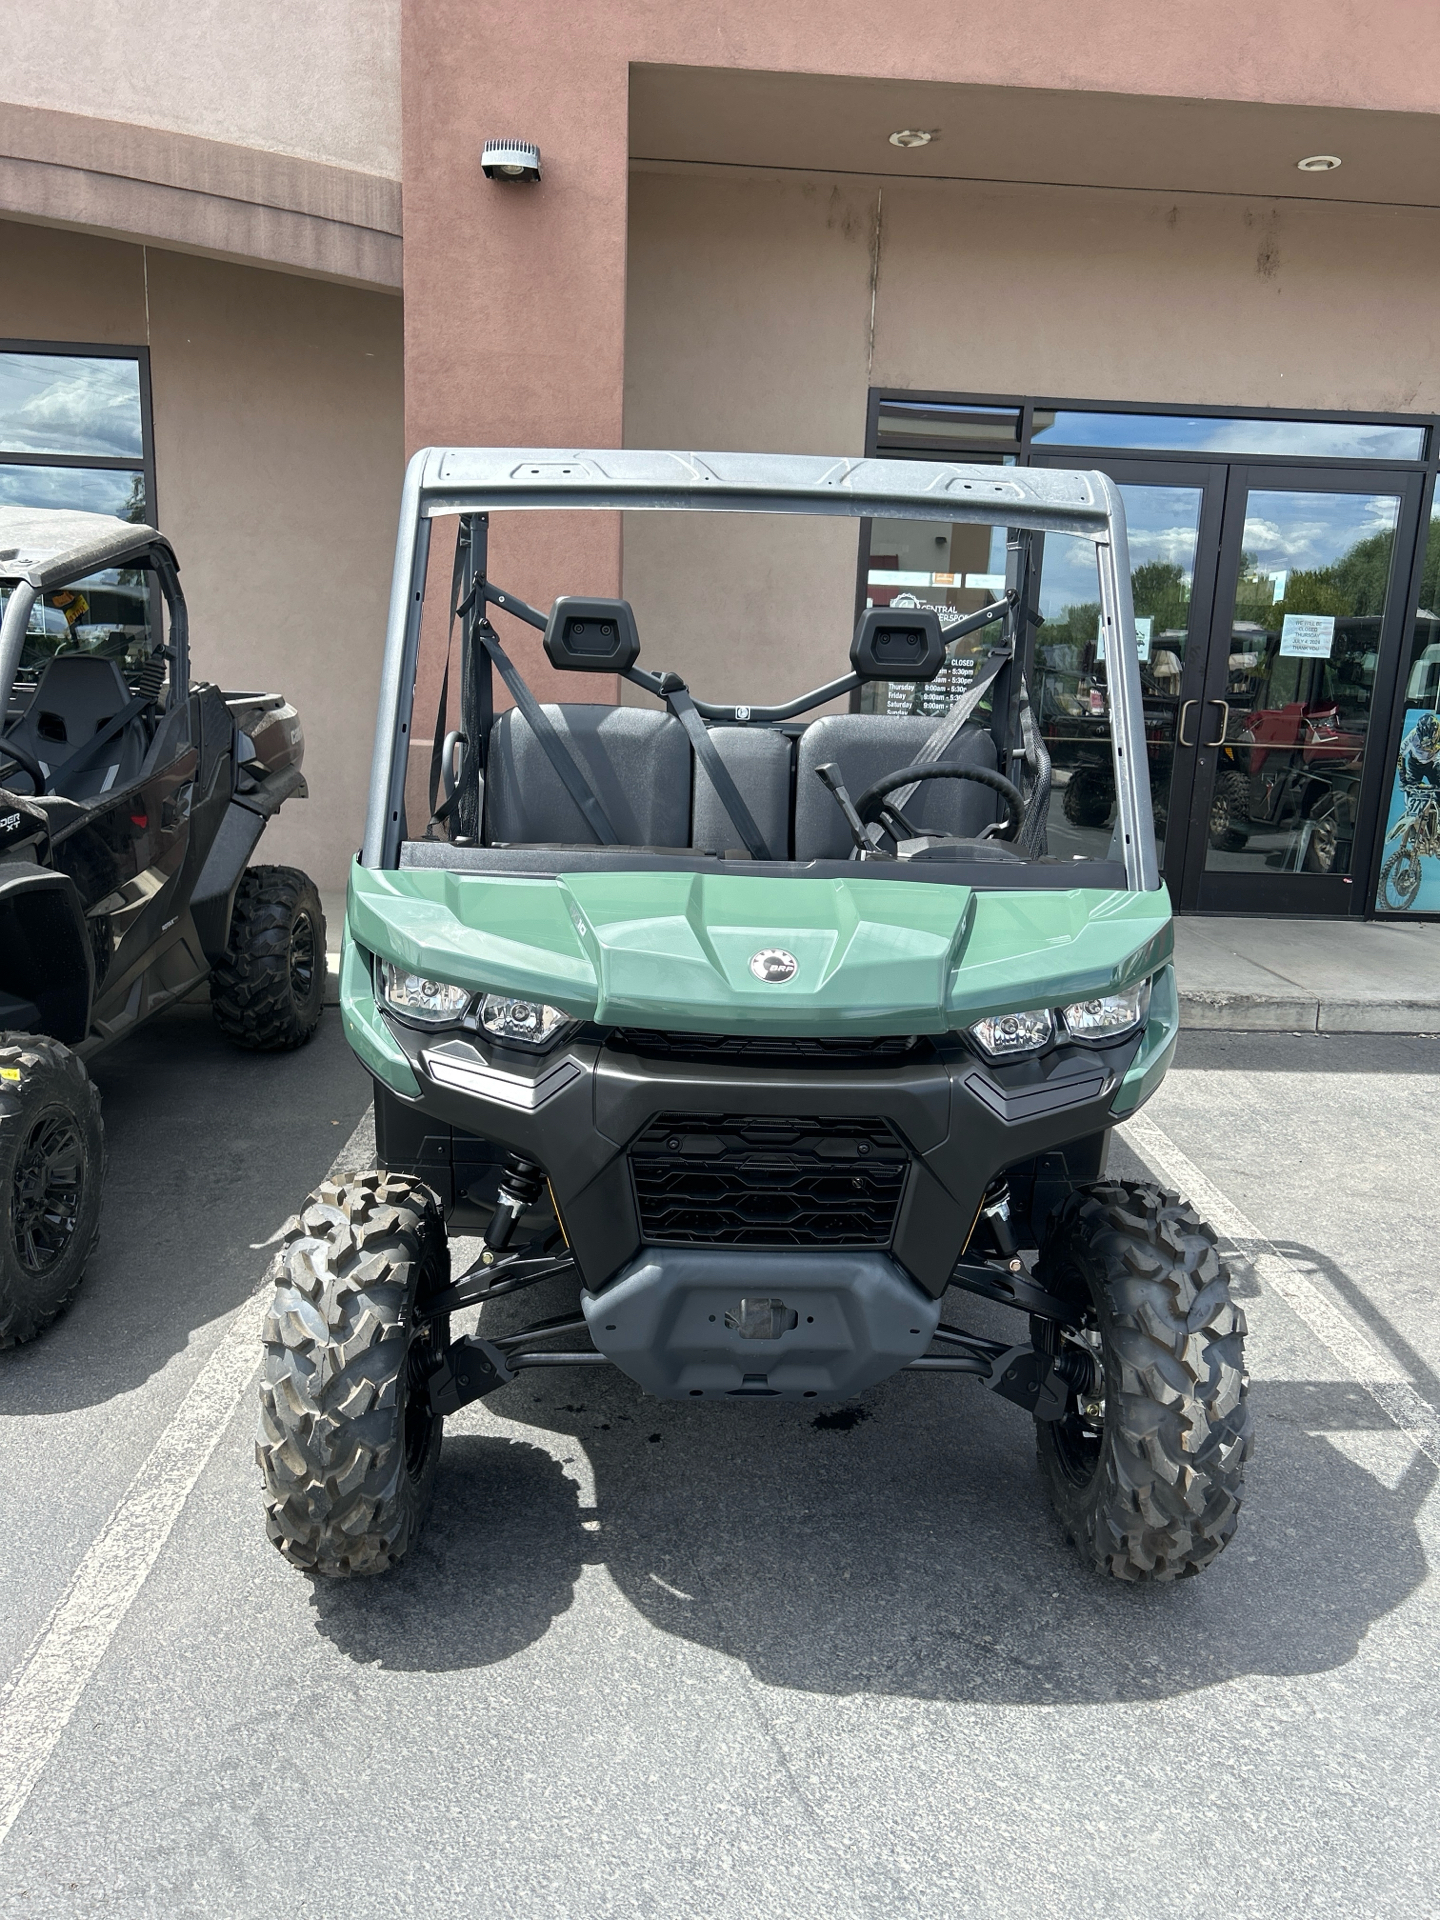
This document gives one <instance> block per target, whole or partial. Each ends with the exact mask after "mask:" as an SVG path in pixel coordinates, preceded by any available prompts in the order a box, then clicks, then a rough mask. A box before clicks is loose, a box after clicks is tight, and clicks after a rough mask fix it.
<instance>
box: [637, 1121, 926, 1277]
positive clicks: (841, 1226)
mask: <svg viewBox="0 0 1440 1920" xmlns="http://www.w3.org/2000/svg"><path fill="white" fill-rule="evenodd" d="M908 1164H909V1156H908V1155H907V1153H906V1150H905V1148H904V1146H903V1145H902V1144H901V1142H900V1141H899V1140H898V1139H897V1138H896V1136H895V1134H894V1133H892V1131H891V1130H890V1128H889V1126H888V1125H887V1124H886V1122H885V1121H884V1120H866V1119H860V1120H856V1119H846V1118H840V1117H838V1116H836V1115H829V1116H826V1117H824V1118H802V1119H788V1118H787V1119H775V1118H773V1117H771V1116H769V1115H763V1116H746V1115H743V1114H728V1113H727V1114H720V1113H662V1114H661V1115H660V1116H659V1117H658V1118H657V1119H656V1120H654V1121H653V1122H652V1123H651V1125H650V1126H648V1127H647V1128H646V1129H645V1131H644V1133H642V1134H641V1135H640V1137H639V1139H638V1140H636V1141H635V1143H634V1144H633V1146H632V1147H631V1149H630V1170H631V1174H632V1176H633V1178H634V1182H635V1199H636V1202H637V1205H638V1207H639V1211H640V1237H641V1239H642V1240H644V1241H646V1242H648V1243H649V1244H651V1245H669V1246H709V1247H883V1246H888V1245H889V1242H890V1237H891V1235H892V1233H893V1232H894V1230H895V1215H896V1211H897V1210H898V1208H899V1205H900V1195H901V1193H902V1191H903V1189H904V1186H905V1172H906V1168H907V1166H908Z"/></svg>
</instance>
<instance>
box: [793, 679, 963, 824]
mask: <svg viewBox="0 0 1440 1920" xmlns="http://www.w3.org/2000/svg"><path fill="white" fill-rule="evenodd" d="M937 724H938V722H937V721H936V720H935V719H934V718H933V717H932V716H930V715H927V714H915V715H908V714H907V715H898V714H885V713H830V714H826V715H825V716H824V718H823V719H820V720H816V721H815V722H814V723H813V724H812V725H811V726H809V727H807V728H806V729H805V732H804V733H803V734H802V735H801V738H800V750H799V753H798V755H797V757H796V769H795V858H796V859H797V860H843V859H845V858H846V856H847V855H848V854H849V853H850V851H851V848H852V847H853V846H854V842H853V840H852V839H851V838H850V829H849V828H848V827H847V826H846V824H845V817H844V815H843V814H842V813H841V811H840V809H839V807H838V806H837V805H836V803H835V797H834V795H833V794H831V793H829V792H828V791H827V790H826V788H825V786H824V785H823V783H822V782H821V781H820V780H819V779H817V777H816V774H815V769H816V767H821V766H824V765H825V764H826V762H827V761H833V762H834V764H835V765H836V766H837V767H838V768H839V769H840V777H841V779H842V780H843V781H844V782H845V785H846V787H847V788H848V789H849V792H850V797H851V799H852V800H858V799H859V798H860V795H861V794H862V793H863V792H864V790H865V788H866V787H868V786H871V785H873V784H874V782H875V781H877V780H881V779H883V778H884V777H885V775H886V774H887V773H898V772H899V771H900V769H901V768H902V767H908V766H909V765H910V764H911V762H912V761H913V760H914V759H915V758H916V756H917V755H918V754H919V752H920V749H921V748H922V747H923V746H924V745H925V742H926V741H927V740H928V739H929V738H930V736H931V735H932V734H933V733H934V731H935V728H936V726H937ZM945 758H946V760H947V761H958V762H959V763H960V764H961V765H962V766H968V767H988V768H989V769H990V770H991V771H992V772H993V771H994V769H995V764H996V755H995V742H994V741H993V740H992V739H991V737H990V734H989V732H988V730H987V729H986V728H984V727H983V726H980V725H970V726H966V727H962V728H961V730H960V732H959V734H958V735H957V736H956V738H955V740H954V741H953V742H952V744H951V745H950V747H949V748H948V749H947V750H946V753H945ZM999 804H1000V803H999V798H998V796H997V795H996V794H994V793H992V792H991V791H990V789H989V788H988V787H982V786H979V785H977V784H976V783H975V782H973V781H969V780H932V781H927V782H926V783H925V784H924V785H923V786H922V787H920V788H919V790H918V791H917V793H916V795H915V798H914V799H913V801H911V803H910V804H909V805H908V806H907V807H906V809H905V817H906V818H907V819H908V820H911V821H913V822H914V824H915V825H916V826H917V827H922V828H928V829H929V830H930V832H932V833H951V834H956V835H958V836H960V837H961V838H970V837H972V836H973V835H975V834H977V833H979V831H980V829H981V828H982V827H987V826H989V825H990V824H991V823H992V822H993V821H994V820H996V819H998V818H999V813H998V811H997V808H998V806H999Z"/></svg>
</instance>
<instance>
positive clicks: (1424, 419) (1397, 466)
mask: <svg viewBox="0 0 1440 1920" xmlns="http://www.w3.org/2000/svg"><path fill="white" fill-rule="evenodd" d="M907 403H908V404H909V405H911V406H935V407H943V406H952V407H971V408H974V409H976V410H977V411H992V410H993V411H994V412H996V413H1013V412H1014V411H1015V410H1017V409H1018V410H1019V412H1020V430H1019V434H1018V436H1017V437H1016V438H1013V439H1010V438H1006V437H1005V436H1003V435H997V436H996V437H995V438H994V439H993V440H989V441H987V440H984V439H982V438H976V439H974V440H971V439H969V438H967V439H964V440H961V441H957V442H956V443H955V444H954V445H951V446H944V445H941V444H938V443H937V441H936V440H935V439H934V438H933V437H932V438H929V439H925V438H922V437H917V438H916V439H915V441H914V442H913V443H912V444H909V445H906V444H904V443H902V442H899V441H897V440H895V439H893V438H887V441H886V444H885V445H884V446H883V447H882V446H881V445H880V435H879V423H880V413H881V410H882V408H884V407H886V406H894V405H897V404H907ZM1037 411H1038V412H1041V413H1048V412H1052V411H1054V412H1064V413H1108V414H1135V415H1140V416H1148V417H1152V418H1153V417H1166V418H1170V419H1192V420H1199V419H1204V420H1296V421H1302V422H1304V421H1314V422H1316V423H1318V424H1321V425H1334V426H1350V425H1355V426H1376V427H1418V428H1421V429H1423V430H1424V440H1423V443H1422V444H1423V446H1424V450H1425V451H1424V455H1423V457H1422V458H1420V459H1418V460H1406V459H1403V458H1400V457H1398V456H1390V455H1386V456H1384V457H1383V458H1378V459H1377V458H1369V459H1344V458H1336V457H1334V456H1332V455H1329V454H1313V455H1312V454H1302V453H1266V454H1258V453H1244V452H1234V453H1230V452H1226V451H1225V450H1223V449H1220V450H1217V449H1214V448H1205V449H1199V448H1196V449H1187V448H1176V447H1118V446H1105V447H1097V446H1084V445H1081V444H1076V445H1070V444H1068V443H1061V442H1055V441H1048V440H1042V441H1041V442H1039V444H1038V445H1036V444H1035V442H1034V439H1033V433H1034V424H1035V415H1036V413H1037ZM1032 448H1033V454H1034V455H1038V456H1039V457H1040V458H1041V459H1043V460H1044V461H1045V463H1046V464H1048V465H1058V464H1060V462H1061V459H1062V458H1063V460H1064V461H1065V462H1066V463H1069V462H1070V461H1071V460H1072V458H1073V461H1074V464H1075V465H1077V466H1083V465H1084V464H1085V461H1086V459H1087V458H1093V459H1094V461H1095V462H1096V463H1097V464H1101V463H1103V462H1105V461H1109V460H1116V459H1123V460H1127V461H1137V462H1144V461H1156V462H1164V463H1166V464H1181V465H1188V464H1193V465H1195V466H1202V465H1208V466H1215V465H1217V464H1220V465H1225V466H1245V467H1249V468H1252V469H1253V468H1256V467H1267V466H1271V467H1284V468H1289V469H1291V470H1293V469H1295V468H1296V467H1313V468H1322V467H1323V468H1325V469H1327V470H1329V471H1347V472H1353V473H1355V474H1356V475H1357V476H1358V475H1362V474H1377V475H1378V474H1382V473H1386V472H1395V471H1397V470H1398V471H1400V472H1404V473H1418V474H1420V475H1421V476H1422V479H1421V492H1420V505H1419V518H1418V520H1417V522H1416V527H1415V536H1414V543H1413V547H1412V551H1411V553H1410V556H1409V561H1408V566H1407V563H1406V559H1405V556H1404V555H1402V554H1398V553H1397V555H1396V558H1395V585H1396V588H1397V589H1398V588H1400V586H1401V582H1402V579H1403V580H1404V591H1405V595H1406V598H1405V605H1404V609H1403V613H1402V616H1401V619H1400V621H1399V625H1398V631H1399V633H1400V634H1401V635H1402V636H1403V638H1402V644H1401V647H1400V649H1399V650H1397V651H1396V652H1395V654H1394V657H1393V658H1392V659H1391V660H1389V661H1388V662H1382V663H1381V671H1380V675H1379V678H1378V680H1377V684H1376V688H1375V696H1376V697H1375V709H1376V713H1377V717H1381V716H1383V717H1382V718H1381V726H1380V728H1379V729H1377V740H1376V745H1377V746H1382V743H1383V755H1384V758H1383V764H1384V765H1385V766H1387V767H1389V768H1391V769H1393V767H1394V765H1395V762H1396V759H1397V757H1398V755H1399V751H1400V736H1401V733H1402V732H1403V730H1404V720H1405V701H1404V690H1405V672H1404V667H1405V658H1404V657H1403V656H1404V653H1405V647H1406V644H1407V643H1408V639H1409V636H1410V635H1412V634H1413V632H1414V623H1415V616H1416V613H1417V611H1418V609H1419V604H1420V585H1421V578H1422V573H1423V569H1424V564H1425V543H1426V539H1427V537H1428V535H1429V530H1430V516H1431V513H1432V511H1433V509H1434V502H1435V488H1436V479H1437V475H1440V414H1436V413H1385V412H1378V411H1375V412H1371V411H1367V410H1363V409H1358V408H1344V407H1235V406H1231V407H1221V406H1209V405H1205V406H1201V405H1188V404H1186V405H1181V404H1177V403H1176V402H1174V401H1142V400H1096V399H1078V398H1076V397H1074V396H1072V395H1065V396H1058V395H1049V394H997V393H971V392H965V391H955V390H951V391H948V392H947V391H943V390H941V389H938V388H916V387H903V388H902V387H871V388H870V390H869V392H868V395H867V398H866V408H865V453H866V456H867V457H868V458H870V459H878V460H904V459H907V458H910V459H915V458H919V459H932V460H933V459H946V460H955V461H965V460H976V461H982V462H985V463H986V464H989V463H990V462H994V461H999V460H1001V459H1002V458H1004V459H1008V460H1010V461H1013V462H1014V464H1015V465H1016V466H1021V467H1025V466H1030V465H1031V464H1032V463H1033V456H1032ZM869 555H870V522H869V521H868V520H865V521H862V522H861V525H860V551H859V555H858V565H857V569H856V576H857V577H856V607H857V615H856V617H857V618H858V617H859V612H858V610H859V609H860V608H863V607H864V605H865V597H866V593H865V589H866V580H867V575H868V572H869ZM1407 576H1408V577H1407ZM1383 792H1384V795H1385V796H1386V798H1385V799H1382V802H1381V804H1380V806H1379V809H1378V814H1379V817H1378V819H1377V820H1376V822H1375V824H1374V828H1373V831H1372V832H1371V834H1370V835H1369V846H1368V864H1367V866H1366V869H1365V876H1364V877H1365V888H1364V896H1363V904H1362V905H1360V906H1359V907H1358V908H1357V909H1356V910H1355V911H1354V912H1353V913H1352V914H1350V915H1347V916H1346V918H1356V919H1359V918H1363V919H1366V920H1376V919H1382V920H1398V921H1416V920H1434V919H1436V918H1437V917H1440V916H1437V915H1434V914H1424V913H1419V914H1417V913H1409V914H1389V913H1384V912H1381V911H1379V910H1378V909H1377V907H1376V904H1375V886H1374V884H1373V882H1374V877H1375V875H1377V874H1378V872H1379V861H1380V854H1381V848H1382V846H1383V842H1384V834H1385V822H1386V816H1387V813H1388V794H1389V787H1388V786H1386V787H1385V788H1384V789H1383ZM1357 877H1358V875H1357ZM1357 891H1358V889H1357Z"/></svg>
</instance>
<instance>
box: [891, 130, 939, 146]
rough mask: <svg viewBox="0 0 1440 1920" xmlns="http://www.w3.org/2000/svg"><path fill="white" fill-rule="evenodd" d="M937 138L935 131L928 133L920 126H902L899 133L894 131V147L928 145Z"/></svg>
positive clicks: (892, 143) (892, 139)
mask: <svg viewBox="0 0 1440 1920" xmlns="http://www.w3.org/2000/svg"><path fill="white" fill-rule="evenodd" d="M934 138H935V135H934V133H933V132H932V133H926V132H925V131H924V130H923V129H922V128H920V127H901V129H900V131H899V132H898V133H892V134H891V136H890V144H891V146H892V147H928V146H929V144H930V142H931V141H932V140H933V139H934Z"/></svg>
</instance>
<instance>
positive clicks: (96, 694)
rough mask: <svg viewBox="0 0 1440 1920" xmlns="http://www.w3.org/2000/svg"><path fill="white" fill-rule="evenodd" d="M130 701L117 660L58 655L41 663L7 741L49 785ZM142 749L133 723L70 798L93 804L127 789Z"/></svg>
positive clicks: (138, 724)
mask: <svg viewBox="0 0 1440 1920" xmlns="http://www.w3.org/2000/svg"><path fill="white" fill-rule="evenodd" d="M130 699H131V694H130V689H129V687H128V686H127V685H126V684H125V676H124V674H122V673H121V671H120V667H119V664H118V663H117V662H116V661H114V660H101V659H98V658H97V657H96V656H95V655H93V654H83V653H66V654H57V655H56V656H55V658H54V659H53V660H47V661H46V663H45V667H44V670H43V672H42V673H41V675H40V679H39V683H38V684H37V686H36V688H35V697H34V698H33V699H32V700H31V702H30V705H29V706H28V707H27V708H26V710H25V713H24V715H23V716H22V717H21V718H20V719H19V720H17V721H16V723H15V725H14V726H13V727H12V728H11V729H10V730H9V733H8V734H7V736H6V738H7V739H11V740H14V741H16V742H17V743H18V745H20V746H22V747H25V748H28V749H29V751H30V752H31V753H32V754H33V755H34V756H35V758H36V759H37V760H38V761H39V762H40V765H41V766H42V767H43V768H44V770H45V777H46V780H47V782H49V781H52V780H53V778H54V776H55V775H57V774H60V773H61V772H63V769H64V766H65V763H66V761H67V760H70V759H72V758H73V757H74V755H75V754H77V753H79V752H80V750H81V749H82V748H83V747H85V746H87V745H88V744H89V742H90V741H91V740H93V739H94V738H95V735H96V734H97V733H98V732H99V731H100V729H101V728H102V727H103V726H105V725H106V724H107V723H108V722H109V721H111V720H113V719H114V718H115V715H116V714H117V713H119V711H120V710H121V708H122V707H125V706H128V705H129V703H130ZM145 747H146V735H145V727H144V724H143V722H142V721H141V720H139V719H138V718H137V719H135V720H132V721H131V722H130V723H129V725H128V726H127V727H125V729H124V730H123V732H121V733H119V734H117V735H116V737H115V738H114V739H113V740H112V741H110V743H109V744H108V746H107V747H106V749H105V751H104V753H103V754H102V755H101V756H100V759H99V760H98V762H97V763H96V764H95V765H94V766H92V767H90V768H89V769H88V770H87V771H86V772H85V774H84V775H83V776H82V777H81V779H80V781H79V782H78V791H77V792H75V793H73V794H71V796H70V797H71V799H74V800H93V799H94V798H96V797H97V795H99V794H102V793H109V792H111V790H112V789H118V788H122V787H127V786H129V785H130V784H131V782H132V781H134V780H137V779H138V778H139V776H140V768H141V766H142V764H143V763H144V759H145Z"/></svg>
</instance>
